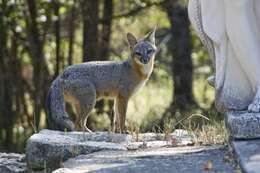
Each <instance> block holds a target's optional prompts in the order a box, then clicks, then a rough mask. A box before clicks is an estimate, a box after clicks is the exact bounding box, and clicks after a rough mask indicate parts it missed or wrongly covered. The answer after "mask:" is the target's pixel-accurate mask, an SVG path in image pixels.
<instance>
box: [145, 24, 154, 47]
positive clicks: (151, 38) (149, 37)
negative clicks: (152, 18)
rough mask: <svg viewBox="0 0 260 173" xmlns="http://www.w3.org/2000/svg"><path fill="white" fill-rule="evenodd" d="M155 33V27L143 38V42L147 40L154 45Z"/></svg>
mask: <svg viewBox="0 0 260 173" xmlns="http://www.w3.org/2000/svg"><path fill="white" fill-rule="evenodd" d="M155 31H156V27H155V28H154V29H153V30H152V31H150V32H149V33H148V34H147V35H146V36H145V37H144V40H147V41H149V42H151V43H152V44H154V45H155Z"/></svg>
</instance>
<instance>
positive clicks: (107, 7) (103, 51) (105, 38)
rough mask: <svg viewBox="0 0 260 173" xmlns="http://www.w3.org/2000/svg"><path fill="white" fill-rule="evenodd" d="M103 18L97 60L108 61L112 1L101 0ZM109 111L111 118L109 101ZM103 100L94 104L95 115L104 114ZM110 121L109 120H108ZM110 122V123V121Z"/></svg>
mask: <svg viewBox="0 0 260 173" xmlns="http://www.w3.org/2000/svg"><path fill="white" fill-rule="evenodd" d="M103 2H104V5H103V17H102V19H103V20H102V21H103V22H102V30H101V33H100V42H99V55H98V56H99V60H101V61H106V60H108V59H109V57H108V56H109V46H110V35H111V26H112V19H113V18H112V15H113V5H114V4H113V0H103ZM108 105H109V110H108V112H107V113H108V115H109V116H110V117H111V116H112V115H110V114H111V111H110V109H112V106H111V105H113V104H112V103H111V101H109V103H108ZM104 106H105V102H104V100H100V101H98V102H97V103H96V109H97V113H104ZM110 119H111V118H110ZM111 122H112V121H111Z"/></svg>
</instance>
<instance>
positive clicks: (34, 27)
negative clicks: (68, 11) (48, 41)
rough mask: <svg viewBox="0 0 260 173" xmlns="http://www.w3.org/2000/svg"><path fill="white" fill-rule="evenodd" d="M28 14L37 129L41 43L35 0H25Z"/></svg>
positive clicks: (39, 100)
mask: <svg viewBox="0 0 260 173" xmlns="http://www.w3.org/2000/svg"><path fill="white" fill-rule="evenodd" d="M27 5H28V11H29V16H27V19H26V21H27V27H28V33H27V34H28V40H29V47H30V54H31V58H32V64H33V83H34V94H33V99H34V120H35V121H34V125H35V128H36V129H38V127H39V122H40V113H41V109H42V107H43V103H42V98H43V88H42V87H43V63H44V56H43V43H42V41H41V40H40V31H39V26H38V22H37V16H38V14H37V10H38V9H37V4H36V1H35V0H27Z"/></svg>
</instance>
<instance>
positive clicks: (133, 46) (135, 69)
mask: <svg viewBox="0 0 260 173" xmlns="http://www.w3.org/2000/svg"><path fill="white" fill-rule="evenodd" d="M127 40H128V44H129V47H130V51H131V55H130V57H129V58H128V59H127V60H124V61H121V62H120V61H119V62H116V61H96V62H86V63H82V64H75V65H72V66H69V67H68V68H66V69H65V70H64V72H63V73H62V74H61V75H59V76H58V77H57V78H56V79H55V80H54V81H53V82H52V85H51V87H50V89H49V92H48V96H47V100H46V109H47V125H48V128H49V129H53V130H62V131H63V130H65V129H66V130H68V131H72V130H75V125H74V123H73V122H72V121H71V120H70V118H69V116H68V114H67V113H66V111H65V101H66V102H68V103H70V104H72V105H74V106H75V108H76V112H77V114H78V119H77V121H76V125H79V126H80V127H81V128H85V130H87V131H89V132H90V131H91V130H89V129H88V128H87V126H86V122H87V117H88V115H89V113H90V112H91V110H92V109H93V108H94V106H95V103H96V100H98V99H100V98H109V99H114V113H115V114H114V116H115V118H114V120H115V121H114V122H113V124H114V126H115V128H116V129H114V130H116V131H119V132H124V131H125V119H126V110H127V103H128V100H129V98H130V97H131V96H132V95H133V94H134V93H135V92H136V91H137V90H138V89H140V88H141V87H142V86H143V85H144V84H145V83H146V81H147V80H148V78H149V76H150V75H151V73H152V71H153V66H154V58H155V53H156V46H155V29H154V30H153V31H151V32H150V33H148V34H147V35H146V36H145V37H143V38H142V39H140V40H137V39H136V38H135V36H134V35H133V34H131V33H128V34H127Z"/></svg>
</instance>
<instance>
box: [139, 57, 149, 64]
mask: <svg viewBox="0 0 260 173" xmlns="http://www.w3.org/2000/svg"><path fill="white" fill-rule="evenodd" d="M148 61H149V59H148V58H145V57H142V58H141V62H142V63H144V64H147V63H148Z"/></svg>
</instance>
